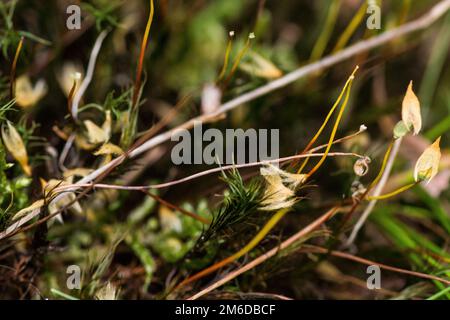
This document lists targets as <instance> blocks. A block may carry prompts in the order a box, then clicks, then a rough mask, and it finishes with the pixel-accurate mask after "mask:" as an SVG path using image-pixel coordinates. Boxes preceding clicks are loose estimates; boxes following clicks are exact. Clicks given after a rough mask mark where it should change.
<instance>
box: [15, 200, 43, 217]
mask: <svg viewBox="0 0 450 320" xmlns="http://www.w3.org/2000/svg"><path fill="white" fill-rule="evenodd" d="M44 204H45V201H44V200H43V199H41V200H38V201H35V202H33V204H32V205H31V206H28V207H26V208H23V209H22V210H20V211H19V212H17V213H16V214H15V215H14V216H13V217H12V220H13V221H14V220H17V219H19V218H22V217H23V216H25V215H26V214H27V213H28V212H32V211H34V210H38V209H40V208H41V207H43V206H44Z"/></svg>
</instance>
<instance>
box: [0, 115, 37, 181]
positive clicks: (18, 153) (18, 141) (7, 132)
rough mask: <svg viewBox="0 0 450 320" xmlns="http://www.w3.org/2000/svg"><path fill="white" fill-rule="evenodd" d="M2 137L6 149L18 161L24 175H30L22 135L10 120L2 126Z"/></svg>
mask: <svg viewBox="0 0 450 320" xmlns="http://www.w3.org/2000/svg"><path fill="white" fill-rule="evenodd" d="M2 138H3V142H4V144H5V146H6V149H8V151H9V152H10V153H11V154H12V156H13V157H14V159H16V160H17V162H19V164H20V166H21V167H22V169H23V171H24V172H25V174H26V175H28V176H31V167H30V166H29V164H28V154H27V149H26V148H25V144H24V143H23V140H22V137H21V136H20V134H19V132H18V131H17V130H16V128H15V127H14V126H13V125H12V123H11V122H10V121H7V122H6V127H5V126H2Z"/></svg>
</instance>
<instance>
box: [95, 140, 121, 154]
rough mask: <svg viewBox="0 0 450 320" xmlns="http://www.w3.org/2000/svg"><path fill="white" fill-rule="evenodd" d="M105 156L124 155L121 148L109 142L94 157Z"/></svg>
mask: <svg viewBox="0 0 450 320" xmlns="http://www.w3.org/2000/svg"><path fill="white" fill-rule="evenodd" d="M105 154H112V155H116V156H120V155H121V154H123V150H122V149H121V148H120V147H119V146H117V145H115V144H113V143H109V142H108V143H105V144H104V145H102V146H101V147H100V149H98V150H97V151H95V152H94V155H96V156H99V155H105Z"/></svg>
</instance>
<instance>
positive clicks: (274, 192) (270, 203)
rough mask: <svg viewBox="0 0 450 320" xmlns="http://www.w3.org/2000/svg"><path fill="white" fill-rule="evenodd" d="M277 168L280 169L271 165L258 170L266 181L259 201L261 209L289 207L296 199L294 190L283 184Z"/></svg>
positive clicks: (270, 209) (269, 209)
mask: <svg viewBox="0 0 450 320" xmlns="http://www.w3.org/2000/svg"><path fill="white" fill-rule="evenodd" d="M278 170H280V169H278V168H276V167H275V166H271V165H269V166H268V167H262V168H261V170H260V172H261V175H262V176H263V177H264V179H265V180H266V183H267V185H266V189H265V191H264V196H263V201H262V202H261V204H262V207H261V208H260V209H261V210H266V211H273V210H278V209H283V208H289V207H292V206H293V205H294V204H295V202H296V201H297V199H296V198H295V192H294V191H293V190H292V189H290V188H288V187H286V186H285V185H284V184H283V179H282V177H281V175H280V173H279V172H278ZM280 171H281V170H280Z"/></svg>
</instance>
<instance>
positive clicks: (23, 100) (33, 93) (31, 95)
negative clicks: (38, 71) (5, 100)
mask: <svg viewBox="0 0 450 320" xmlns="http://www.w3.org/2000/svg"><path fill="white" fill-rule="evenodd" d="M14 87H15V92H14V96H15V99H16V103H17V104H18V105H19V106H20V107H22V108H28V107H31V106H33V105H35V104H36V103H37V102H38V101H39V100H41V98H42V97H43V96H45V94H46V93H47V85H46V83H45V81H44V80H39V81H38V82H36V85H35V86H34V87H33V86H32V84H31V81H30V78H28V76H26V75H22V76H20V77H18V78H17V79H16V81H15V86H14Z"/></svg>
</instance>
